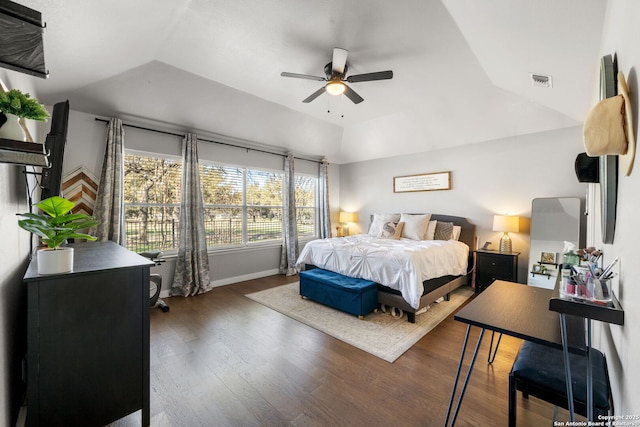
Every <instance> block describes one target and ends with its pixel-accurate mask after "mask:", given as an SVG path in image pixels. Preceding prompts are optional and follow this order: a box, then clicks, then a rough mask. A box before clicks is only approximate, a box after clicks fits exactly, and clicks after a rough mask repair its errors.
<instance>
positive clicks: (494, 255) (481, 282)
mask: <svg viewBox="0 0 640 427" xmlns="http://www.w3.org/2000/svg"><path fill="white" fill-rule="evenodd" d="M475 253H476V292H482V291H484V290H485V289H487V287H489V285H491V284H492V283H493V282H494V281H495V280H504V281H507V282H517V281H518V256H519V255H520V252H497V251H483V250H477V251H475Z"/></svg>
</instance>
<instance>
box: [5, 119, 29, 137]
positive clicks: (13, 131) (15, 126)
mask: <svg viewBox="0 0 640 427" xmlns="http://www.w3.org/2000/svg"><path fill="white" fill-rule="evenodd" d="M4 115H5V116H7V121H6V122H5V123H4V124H3V125H2V126H0V138H6V139H13V140H16V141H26V140H27V134H26V133H25V132H24V129H23V128H22V126H21V125H20V122H19V121H20V117H18V116H16V115H13V114H8V113H4Z"/></svg>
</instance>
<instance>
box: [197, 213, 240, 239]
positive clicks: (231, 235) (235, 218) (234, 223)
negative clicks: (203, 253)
mask: <svg viewBox="0 0 640 427" xmlns="http://www.w3.org/2000/svg"><path fill="white" fill-rule="evenodd" d="M204 228H205V232H206V238H207V246H209V247H210V246H223V245H239V244H241V243H242V208H205V210H204Z"/></svg>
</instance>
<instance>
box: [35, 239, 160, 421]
mask: <svg viewBox="0 0 640 427" xmlns="http://www.w3.org/2000/svg"><path fill="white" fill-rule="evenodd" d="M71 246H73V247H74V248H75V250H74V252H75V255H74V258H75V259H74V269H73V272H71V273H65V274H56V275H38V273H37V265H36V263H37V261H36V259H35V257H34V259H33V261H32V262H31V264H30V265H29V268H28V270H27V273H26V274H25V276H24V281H25V283H26V286H27V295H28V297H27V298H28V299H27V312H28V314H27V334H28V336H27V400H28V402H27V425H28V426H44V425H46V426H102V425H105V424H108V423H110V422H112V421H115V420H117V419H120V418H122V417H124V416H126V415H128V414H131V413H132V412H135V411H137V410H139V409H142V411H141V414H142V425H143V426H148V425H149V269H150V267H151V266H152V265H153V262H151V261H149V260H148V259H146V258H144V257H141V256H139V255H138V254H136V253H134V252H131V251H129V250H127V249H125V248H123V247H121V246H118V245H116V244H115V243H112V242H88V243H78V244H73V245H71Z"/></svg>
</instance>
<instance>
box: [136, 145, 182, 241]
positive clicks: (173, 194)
mask: <svg viewBox="0 0 640 427" xmlns="http://www.w3.org/2000/svg"><path fill="white" fill-rule="evenodd" d="M181 178H182V161H181V160H180V159H179V158H166V157H165V158H163V157H151V156H149V155H146V154H145V155H144V156H143V155H137V154H127V155H126V156H125V160H124V209H125V221H126V232H127V249H130V250H132V251H135V252H146V251H151V250H163V251H164V250H170V249H176V248H177V247H178V232H179V222H180V180H181Z"/></svg>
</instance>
